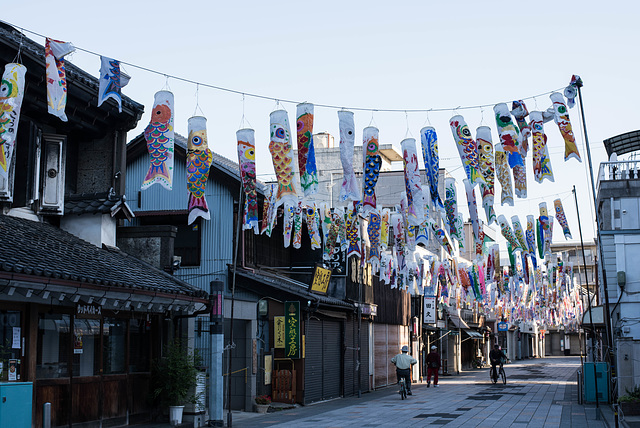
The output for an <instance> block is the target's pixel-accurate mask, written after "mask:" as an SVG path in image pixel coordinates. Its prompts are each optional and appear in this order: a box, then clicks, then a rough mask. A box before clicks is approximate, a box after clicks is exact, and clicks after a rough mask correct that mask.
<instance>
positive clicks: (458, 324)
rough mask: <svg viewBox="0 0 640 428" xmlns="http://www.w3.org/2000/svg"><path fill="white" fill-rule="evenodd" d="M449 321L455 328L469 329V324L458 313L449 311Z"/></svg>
mask: <svg viewBox="0 0 640 428" xmlns="http://www.w3.org/2000/svg"><path fill="white" fill-rule="evenodd" d="M449 321H450V322H451V324H453V327H455V328H462V329H469V325H468V324H467V323H466V322H464V320H463V319H461V318H460V317H459V316H458V315H457V314H453V313H449Z"/></svg>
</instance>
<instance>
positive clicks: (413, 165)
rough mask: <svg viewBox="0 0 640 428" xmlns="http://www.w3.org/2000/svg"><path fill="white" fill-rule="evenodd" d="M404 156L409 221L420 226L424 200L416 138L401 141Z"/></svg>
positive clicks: (422, 218) (412, 224)
mask: <svg viewBox="0 0 640 428" xmlns="http://www.w3.org/2000/svg"><path fill="white" fill-rule="evenodd" d="M400 146H401V148H402V154H403V158H404V184H405V189H406V191H407V222H408V224H409V225H411V226H420V225H421V224H422V223H423V222H424V202H423V200H422V183H421V180H420V167H419V165H418V152H417V151H416V140H415V139H413V138H405V139H404V140H402V142H401V143H400Z"/></svg>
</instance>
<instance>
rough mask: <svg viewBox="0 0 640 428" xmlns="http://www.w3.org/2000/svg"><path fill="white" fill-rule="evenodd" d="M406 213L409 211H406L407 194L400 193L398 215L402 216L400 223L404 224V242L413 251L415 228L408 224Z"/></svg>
mask: <svg viewBox="0 0 640 428" xmlns="http://www.w3.org/2000/svg"><path fill="white" fill-rule="evenodd" d="M396 207H397V205H396ZM408 212H409V210H408V209H407V192H402V193H401V195H400V213H401V214H402V221H403V224H404V231H405V242H406V244H407V247H408V248H409V249H411V250H414V249H415V248H416V233H415V228H416V227H415V226H413V225H411V224H409V221H408V215H409V214H408Z"/></svg>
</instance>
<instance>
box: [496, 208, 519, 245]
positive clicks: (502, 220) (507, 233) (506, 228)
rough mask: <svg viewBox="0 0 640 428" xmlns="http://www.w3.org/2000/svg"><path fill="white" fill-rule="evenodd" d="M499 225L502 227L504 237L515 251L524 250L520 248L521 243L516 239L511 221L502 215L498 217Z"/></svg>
mask: <svg viewBox="0 0 640 428" xmlns="http://www.w3.org/2000/svg"><path fill="white" fill-rule="evenodd" d="M498 224H499V225H500V232H502V236H504V238H505V239H506V240H507V242H508V243H509V245H511V248H512V249H513V251H516V250H522V248H520V242H519V241H518V238H516V235H515V234H514V233H513V230H512V229H511V225H510V224H509V221H508V220H507V218H506V217H505V216H504V215H502V214H500V215H499V216H498Z"/></svg>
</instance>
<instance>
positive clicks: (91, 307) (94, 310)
mask: <svg viewBox="0 0 640 428" xmlns="http://www.w3.org/2000/svg"><path fill="white" fill-rule="evenodd" d="M76 317H78V318H93V319H100V318H101V317H102V306H100V305H96V304H89V303H78V304H77V305H76Z"/></svg>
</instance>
